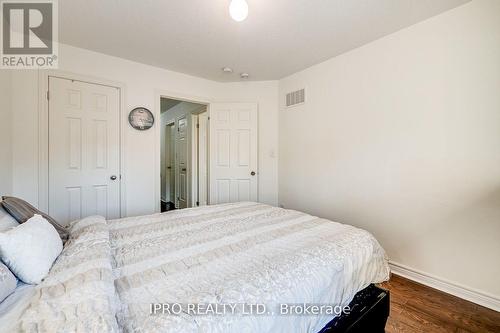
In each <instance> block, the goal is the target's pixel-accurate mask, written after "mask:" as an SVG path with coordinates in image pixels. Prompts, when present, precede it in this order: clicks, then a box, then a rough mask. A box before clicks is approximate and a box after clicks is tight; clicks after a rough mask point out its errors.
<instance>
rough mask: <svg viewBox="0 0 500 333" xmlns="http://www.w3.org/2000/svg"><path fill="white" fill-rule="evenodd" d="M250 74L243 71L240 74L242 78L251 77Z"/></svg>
mask: <svg viewBox="0 0 500 333" xmlns="http://www.w3.org/2000/svg"><path fill="white" fill-rule="evenodd" d="M249 76H250V75H248V73H241V74H240V77H241V78H242V79H248V77H249Z"/></svg>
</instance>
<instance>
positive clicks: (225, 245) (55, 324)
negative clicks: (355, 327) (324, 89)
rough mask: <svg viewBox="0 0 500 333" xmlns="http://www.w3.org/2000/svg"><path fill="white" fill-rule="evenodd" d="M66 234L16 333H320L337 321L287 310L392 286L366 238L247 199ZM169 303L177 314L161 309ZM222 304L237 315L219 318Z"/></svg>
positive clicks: (76, 227) (80, 225)
mask: <svg viewBox="0 0 500 333" xmlns="http://www.w3.org/2000/svg"><path fill="white" fill-rule="evenodd" d="M70 232H71V235H70V238H69V240H68V242H66V244H65V246H64V249H63V252H62V253H61V255H60V256H59V257H58V259H57V260H56V262H55V264H54V266H53V267H52V269H51V271H50V273H49V275H48V276H47V278H46V279H44V280H43V281H42V283H41V284H40V285H38V286H37V287H36V288H35V293H34V294H33V295H32V296H31V298H30V301H29V306H28V307H27V309H26V310H24V311H23V312H22V314H21V316H20V318H19V319H18V320H17V321H16V322H15V323H13V324H12V325H15V326H14V327H15V329H16V330H22V331H27V332H39V331H42V332H54V331H60V332H70V331H71V332H72V331H81V332H318V331H320V330H321V329H322V328H323V326H325V324H326V323H328V322H329V321H330V320H332V319H333V317H334V315H332V314H329V313H320V314H315V315H298V314H296V313H287V314H280V309H281V307H282V306H283V305H287V306H293V305H300V304H308V305H309V304H321V305H337V306H341V305H347V304H348V303H349V302H350V301H351V300H352V298H353V296H354V295H355V294H356V293H357V292H358V291H360V290H362V289H363V288H365V287H366V286H368V285H369V284H371V283H376V282H382V281H385V280H387V279H388V277H389V267H388V264H387V258H386V256H385V252H384V250H383V249H382V248H381V246H380V245H379V243H378V242H377V241H376V240H375V238H374V237H373V236H372V235H371V234H370V233H369V232H367V231H364V230H361V229H358V228H355V227H352V226H349V225H344V224H340V223H335V222H332V221H329V220H325V219H321V218H318V217H314V216H311V215H308V214H304V213H301V212H297V211H293V210H285V209H281V208H276V207H271V206H268V205H263V204H258V203H252V202H243V203H231V204H224V205H216V206H206V207H201V208H193V209H184V210H180V211H172V212H167V213H163V214H153V215H148V216H139V217H132V218H124V219H118V220H111V221H106V220H105V219H104V218H103V217H100V216H92V217H88V218H84V219H82V220H79V221H75V222H74V223H73V224H72V225H71V230H70ZM174 305H178V306H179V307H180V309H181V311H177V312H175V313H174V312H169V311H167V312H164V311H159V312H158V311H156V310H155V309H158V307H159V308H160V309H162V310H164V309H165V308H168V307H172V306H174ZM192 306H198V308H197V310H198V311H197V310H194V311H193V308H192ZM214 306H219V308H217V309H218V310H216V311H212V312H210V311H206V309H207V308H212V309H213V308H214ZM227 306H229V307H230V308H231V309H233V310H232V311H225V312H224V311H219V310H220V309H226V310H227ZM254 306H257V311H252V310H250V311H249V309H256V308H254ZM200 307H201V308H200ZM233 307H234V308H233ZM262 308H263V309H264V310H265V311H263V312H262V311H261V309H262ZM190 309H191V310H190ZM200 309H201V311H200ZM203 309H205V310H203ZM2 324H3V323H2Z"/></svg>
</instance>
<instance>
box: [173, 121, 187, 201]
mask: <svg viewBox="0 0 500 333" xmlns="http://www.w3.org/2000/svg"><path fill="white" fill-rule="evenodd" d="M187 132H188V120H187V118H186V117H185V116H184V117H182V118H179V119H177V137H176V140H175V145H176V149H175V151H176V155H177V161H176V162H177V163H176V164H177V165H176V173H177V182H176V188H177V208H179V209H182V208H187V206H188V173H187V168H188V142H187V141H188V133H187Z"/></svg>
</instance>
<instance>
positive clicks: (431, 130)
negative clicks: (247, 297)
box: [279, 0, 500, 298]
mask: <svg viewBox="0 0 500 333" xmlns="http://www.w3.org/2000/svg"><path fill="white" fill-rule="evenodd" d="M302 87H306V89H307V103H306V104H305V105H303V106H298V107H295V108H290V109H285V108H284V107H283V105H281V111H280V128H279V132H280V135H279V136H280V145H279V146H280V159H279V175H280V181H279V201H280V203H281V204H283V205H284V206H285V207H290V208H295V209H299V210H304V211H307V212H310V213H312V214H316V215H319V216H322V217H327V218H330V219H332V220H335V221H339V222H343V223H349V224H353V225H355V226H359V227H361V228H364V229H367V230H369V231H371V232H372V233H373V234H374V235H375V236H376V238H377V239H378V240H379V241H380V242H381V244H382V245H383V247H384V248H385V249H386V250H387V252H388V254H389V256H390V259H391V260H392V261H394V262H397V263H400V264H403V265H407V266H409V267H410V268H413V269H417V270H420V271H423V272H425V273H427V274H431V275H434V276H437V277H439V278H441V279H445V280H449V281H452V282H454V283H457V284H460V285H463V286H466V287H468V288H471V289H475V290H479V291H482V292H484V293H486V294H490V295H493V296H494V297H497V298H499V297H500V284H499V283H498V277H499V276H500V264H499V263H500V1H498V0H476V1H473V2H471V3H468V4H466V5H464V6H461V7H458V8H456V9H453V10H451V11H449V12H446V13H443V14H441V15H439V16H436V17H434V18H431V19H429V20H427V21H424V22H421V23H419V24H417V25H414V26H412V27H409V28H407V29H404V30H401V31H399V32H396V33H394V34H392V35H390V36H387V37H384V38H382V39H380V40H377V41H375V42H372V43H370V44H368V45H365V46H363V47H361V48H359V49H356V50H353V51H351V52H348V53H346V54H343V55H341V56H338V57H336V58H333V59H330V60H328V61H326V62H324V63H322V64H319V65H316V66H314V67H311V68H309V69H307V70H304V71H302V72H299V73H296V74H294V75H292V76H290V77H287V78H284V79H283V80H281V81H280V102H281V104H283V102H284V98H285V97H284V94H285V93H286V92H288V91H291V90H294V89H298V88H302Z"/></svg>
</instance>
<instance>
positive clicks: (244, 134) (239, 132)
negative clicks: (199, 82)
mask: <svg viewBox="0 0 500 333" xmlns="http://www.w3.org/2000/svg"><path fill="white" fill-rule="evenodd" d="M257 120H258V119H257V104H255V103H215V104H210V121H209V122H210V134H209V135H210V203H211V204H219V203H226V202H237V201H257V200H258V194H257V189H258V174H257V166H258V160H257V156H258V153H257V152H258V147H257V144H258V141H257Z"/></svg>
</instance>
